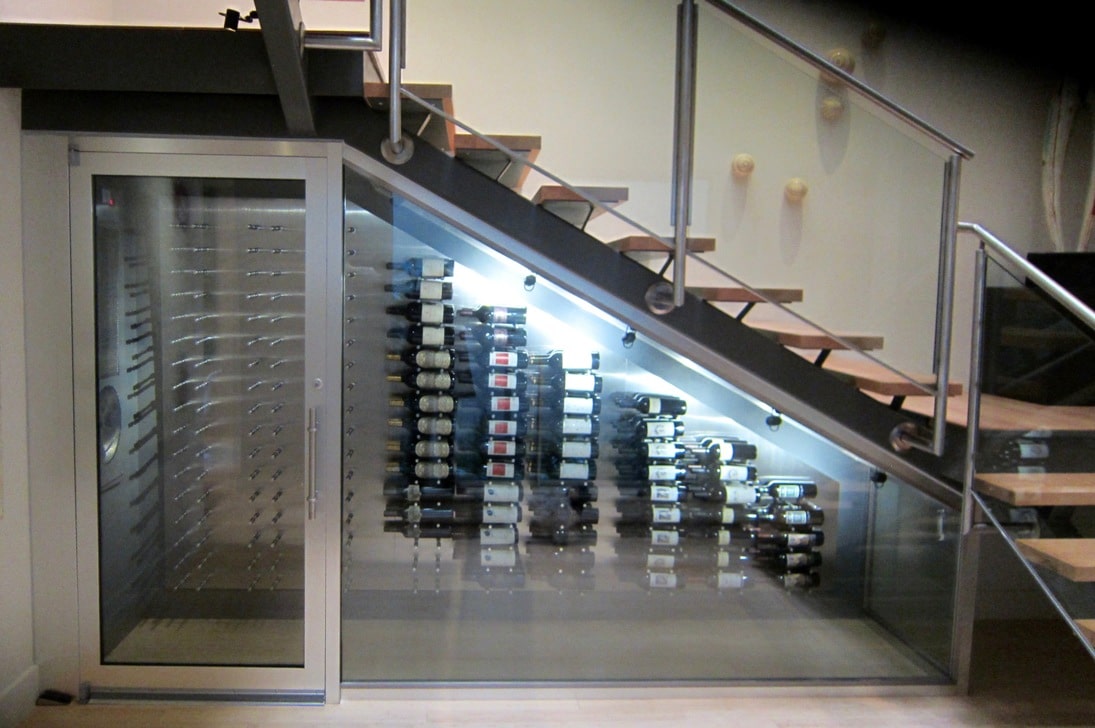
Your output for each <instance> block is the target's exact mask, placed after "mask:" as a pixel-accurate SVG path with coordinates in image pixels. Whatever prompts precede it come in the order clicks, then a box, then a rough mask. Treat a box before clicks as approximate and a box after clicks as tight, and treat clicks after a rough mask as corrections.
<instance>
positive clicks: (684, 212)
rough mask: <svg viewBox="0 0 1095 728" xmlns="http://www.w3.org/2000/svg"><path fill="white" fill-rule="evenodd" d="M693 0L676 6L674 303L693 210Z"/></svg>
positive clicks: (679, 295)
mask: <svg viewBox="0 0 1095 728" xmlns="http://www.w3.org/2000/svg"><path fill="white" fill-rule="evenodd" d="M696 17H697V9H696V2H695V0H681V4H680V5H679V6H678V7H677V84H676V94H675V107H674V115H673V206H672V211H671V218H670V224H672V225H673V242H674V245H673V305H674V306H675V307H676V306H683V305H684V267H685V257H686V256H687V254H688V223H689V216H690V214H691V210H692V157H693V152H692V148H693V142H694V140H695V130H696Z"/></svg>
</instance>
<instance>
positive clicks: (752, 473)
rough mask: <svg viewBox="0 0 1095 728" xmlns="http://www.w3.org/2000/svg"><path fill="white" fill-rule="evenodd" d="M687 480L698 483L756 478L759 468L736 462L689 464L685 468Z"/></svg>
mask: <svg viewBox="0 0 1095 728" xmlns="http://www.w3.org/2000/svg"><path fill="white" fill-rule="evenodd" d="M685 471H686V472H685V476H684V477H685V480H687V481H689V482H696V483H714V482H717V481H722V482H740V483H746V482H750V481H753V480H755V479H756V477H757V469H756V468H755V467H753V466H752V465H736V464H734V463H714V464H711V465H689V466H687V467H686V468H685Z"/></svg>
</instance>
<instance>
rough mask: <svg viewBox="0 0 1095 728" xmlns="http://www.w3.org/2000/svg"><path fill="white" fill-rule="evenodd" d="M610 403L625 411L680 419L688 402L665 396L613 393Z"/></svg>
mask: <svg viewBox="0 0 1095 728" xmlns="http://www.w3.org/2000/svg"><path fill="white" fill-rule="evenodd" d="M612 402H613V403H614V404H615V405H616V406H617V407H621V408H625V409H634V410H638V411H639V412H641V413H642V414H644V415H650V416H657V415H662V416H669V417H680V416H681V415H684V414H685V413H687V412H688V402H686V401H685V400H683V399H681V398H680V397H674V396H672V395H667V394H647V393H644V392H613V393H612Z"/></svg>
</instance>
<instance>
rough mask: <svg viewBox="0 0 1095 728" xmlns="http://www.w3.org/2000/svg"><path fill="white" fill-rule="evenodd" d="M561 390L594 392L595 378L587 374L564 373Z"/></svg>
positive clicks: (595, 387)
mask: <svg viewBox="0 0 1095 728" xmlns="http://www.w3.org/2000/svg"><path fill="white" fill-rule="evenodd" d="M563 389H565V390H566V391H568V392H594V391H596V389H597V377H596V376H595V375H593V374H587V373H580V372H566V373H565V374H564V375H563Z"/></svg>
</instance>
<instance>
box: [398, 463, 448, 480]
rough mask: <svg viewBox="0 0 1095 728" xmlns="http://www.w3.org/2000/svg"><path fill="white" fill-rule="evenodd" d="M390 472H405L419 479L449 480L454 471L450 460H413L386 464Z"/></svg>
mask: <svg viewBox="0 0 1095 728" xmlns="http://www.w3.org/2000/svg"><path fill="white" fill-rule="evenodd" d="M385 471H386V472H388V473H392V474H395V473H404V474H406V475H409V476H411V477H414V478H418V479H419V480H432V481H441V480H448V479H449V478H451V477H452V475H453V472H454V467H453V464H452V463H451V462H450V461H448V460H413V461H396V462H390V463H388V464H387V465H386V466H385Z"/></svg>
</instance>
